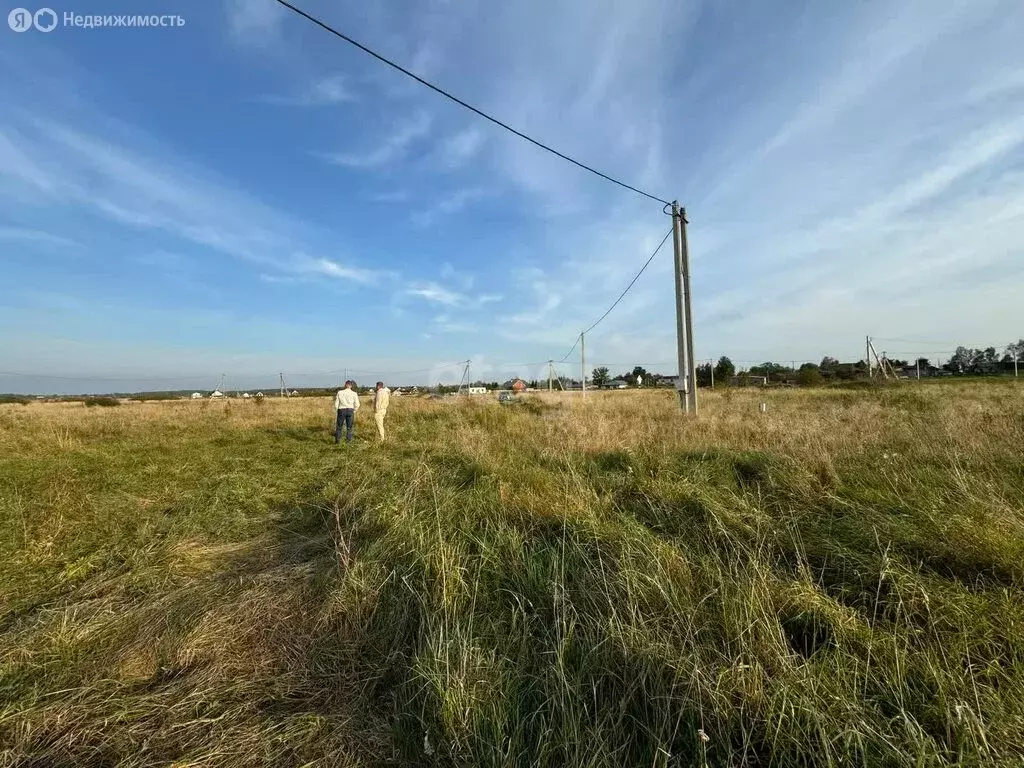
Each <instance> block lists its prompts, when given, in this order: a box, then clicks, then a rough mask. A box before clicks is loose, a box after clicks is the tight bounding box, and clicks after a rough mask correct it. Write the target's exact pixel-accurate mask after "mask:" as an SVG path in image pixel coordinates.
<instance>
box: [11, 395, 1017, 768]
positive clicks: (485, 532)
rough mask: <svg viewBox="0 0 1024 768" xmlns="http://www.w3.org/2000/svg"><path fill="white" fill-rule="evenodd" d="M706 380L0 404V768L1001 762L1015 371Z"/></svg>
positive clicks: (1009, 688)
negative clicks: (512, 398)
mask: <svg viewBox="0 0 1024 768" xmlns="http://www.w3.org/2000/svg"><path fill="white" fill-rule="evenodd" d="M762 399H764V400H767V401H768V403H769V410H768V412H767V413H765V414H760V413H758V411H757V403H758V401H759V400H762ZM701 406H702V411H701V415H700V418H699V419H697V420H692V419H684V418H682V417H680V416H679V414H678V412H677V410H676V406H675V402H674V399H673V395H672V393H668V392H640V393H633V392H629V393H619V392H615V393H600V394H597V395H596V396H591V397H590V398H589V399H588V402H587V403H586V404H583V403H581V402H580V400H579V398H578V396H577V397H575V398H569V397H564V398H559V397H553V398H550V399H545V398H533V399H528V400H526V401H525V402H521V403H519V404H516V405H514V406H501V405H499V404H497V403H496V402H493V401H492V400H487V401H486V402H477V403H442V402H435V401H418V400H412V399H401V398H397V399H395V401H394V403H393V407H392V409H391V413H390V420H391V429H392V438H393V439H392V441H391V442H390V443H389V444H387V445H383V446H381V445H379V444H377V442H376V438H375V436H372V435H371V433H372V421H371V419H370V418H369V417H368V415H367V414H368V410H364V411H361V412H360V416H359V419H358V422H357V433H358V441H357V442H356V443H355V444H353V445H351V446H344V445H343V446H340V447H335V446H334V445H332V444H331V443H330V438H329V432H328V430H329V429H330V427H331V422H332V418H333V413H332V412H331V407H330V403H329V402H327V401H326V400H324V401H313V400H300V399H296V400H286V401H275V400H269V401H267V402H264V403H263V404H261V405H259V404H256V403H254V402H242V401H234V402H219V403H210V402H202V403H193V402H173V403H149V404H130V405H124V406H121V407H119V408H85V407H83V406H82V405H80V404H67V405H60V404H54V405H43V404H32V405H29V406H16V405H15V406H0V765H11V766H64V765H69V766H70V765H76V766H85V765H88V766H108V765H109V766H114V765H119V766H120V765H123V766H144V765H145V766H168V765H177V766H185V765H189V766H254V765H266V766H331V765H343V766H349V765H351V766H355V765H364V766H371V765H447V766H457V765H458V766H462V765H465V766H469V765H485V766H498V765H501V766H533V765H540V766H595V767H596V766H634V765H636V766H691V765H707V766H767V765H772V766H829V765H835V766H840V765H842V766H851V765H862V766H883V765H884V766H932V765H1013V764H1021V761H1024V591H1022V588H1024V557H1022V556H1024V386H1020V385H1015V384H1014V383H1012V382H988V383H959V382H952V383H942V384H935V385H916V384H913V383H905V384H901V385H900V386H898V387H889V388H884V389H878V390H864V391H849V390H846V391H842V390H817V391H783V392H774V391H773V392H770V393H765V394H761V393H758V392H756V391H724V392H723V391H716V392H714V393H712V394H708V395H705V396H704V397H703V398H702V403H701Z"/></svg>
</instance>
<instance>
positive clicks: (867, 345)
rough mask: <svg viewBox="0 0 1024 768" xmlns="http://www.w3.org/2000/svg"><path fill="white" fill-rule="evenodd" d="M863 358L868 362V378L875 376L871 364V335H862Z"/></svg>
mask: <svg viewBox="0 0 1024 768" xmlns="http://www.w3.org/2000/svg"><path fill="white" fill-rule="evenodd" d="M864 359H865V360H867V363H868V378H869V379H873V378H875V369H874V368H873V367H872V366H871V337H870V336H865V337H864Z"/></svg>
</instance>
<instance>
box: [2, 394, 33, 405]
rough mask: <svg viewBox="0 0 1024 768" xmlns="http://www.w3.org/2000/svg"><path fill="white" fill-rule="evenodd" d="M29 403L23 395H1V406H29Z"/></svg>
mask: <svg viewBox="0 0 1024 768" xmlns="http://www.w3.org/2000/svg"><path fill="white" fill-rule="evenodd" d="M29 402H31V401H30V400H29V399H28V398H27V397H25V396H23V395H0V405H28V404H29Z"/></svg>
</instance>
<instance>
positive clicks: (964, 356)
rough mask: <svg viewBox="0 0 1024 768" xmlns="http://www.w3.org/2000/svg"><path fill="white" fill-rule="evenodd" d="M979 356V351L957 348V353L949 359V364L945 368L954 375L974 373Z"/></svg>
mask: <svg viewBox="0 0 1024 768" xmlns="http://www.w3.org/2000/svg"><path fill="white" fill-rule="evenodd" d="M977 355H978V351H977V350H975V349H968V348H967V347H957V348H956V352H954V353H953V356H952V357H951V358H949V362H948V363H946V365H945V367H946V369H947V370H949V371H951V372H952V373H972V372H973V371H974V363H975V360H976V359H977Z"/></svg>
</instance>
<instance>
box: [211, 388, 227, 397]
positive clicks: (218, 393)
mask: <svg viewBox="0 0 1024 768" xmlns="http://www.w3.org/2000/svg"><path fill="white" fill-rule="evenodd" d="M210 397H224V393H223V392H221V391H220V390H219V389H215V390H213V392H211V393H210Z"/></svg>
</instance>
